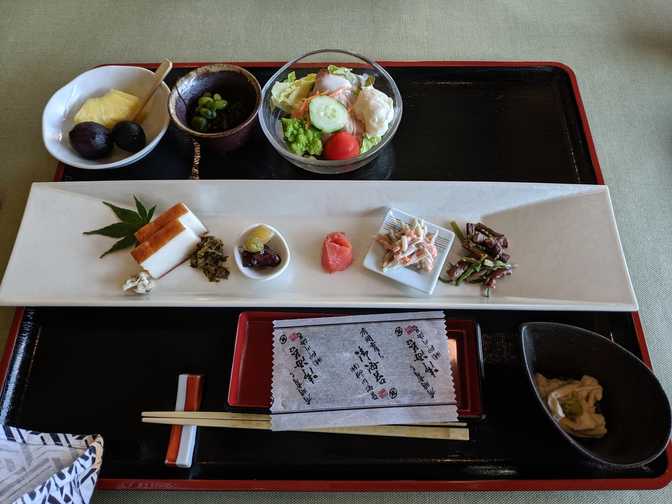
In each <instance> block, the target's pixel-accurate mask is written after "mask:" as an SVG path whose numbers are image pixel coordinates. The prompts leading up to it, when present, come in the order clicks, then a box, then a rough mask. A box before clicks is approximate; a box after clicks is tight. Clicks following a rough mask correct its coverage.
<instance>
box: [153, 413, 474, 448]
mask: <svg viewBox="0 0 672 504" xmlns="http://www.w3.org/2000/svg"><path fill="white" fill-rule="evenodd" d="M142 421H143V422H144V423H153V424H166V425H197V426H199V427H225V428H229V429H258V430H271V415H267V414H260V413H229V412H224V411H222V412H220V411H143V412H142ZM306 431H309V432H321V433H326V434H351V435H352V434H354V435H365V436H388V437H407V438H420V439H444V440H454V441H468V440H469V429H468V428H467V427H466V424H465V423H463V422H450V423H446V424H441V423H431V424H421V425H374V426H363V427H331V428H323V429H306Z"/></svg>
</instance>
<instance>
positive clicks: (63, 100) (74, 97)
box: [42, 65, 170, 170]
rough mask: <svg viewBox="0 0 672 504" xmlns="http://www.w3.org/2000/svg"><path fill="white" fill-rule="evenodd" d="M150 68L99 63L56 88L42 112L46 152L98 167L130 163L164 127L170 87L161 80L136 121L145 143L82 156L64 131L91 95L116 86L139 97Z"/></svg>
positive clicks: (75, 163) (151, 144) (146, 85)
mask: <svg viewBox="0 0 672 504" xmlns="http://www.w3.org/2000/svg"><path fill="white" fill-rule="evenodd" d="M153 77H154V72H151V71H150V70H147V69H146V68H140V67H134V66H113V65H109V66H102V67H98V68H94V69H93V70H89V71H88V72H84V73H83V74H81V75H79V76H77V77H76V78H75V79H74V80H72V81H70V82H69V83H68V84H66V85H65V86H63V87H62V88H61V89H59V90H58V91H56V92H55V93H54V95H53V96H52V97H51V99H50V100H49V102H48V103H47V106H46V107H45V108H44V112H43V113H42V139H43V140H44V146H45V147H46V148H47V150H48V151H49V153H50V154H51V155H52V156H54V157H55V158H56V159H58V160H59V161H61V162H63V163H65V164H68V165H70V166H76V167H77V168H87V169H92V170H96V169H98V170H100V169H103V168H118V167H120V166H126V165H128V164H131V163H134V162H136V161H138V160H140V159H142V158H143V157H145V156H146V155H147V154H149V153H150V152H151V151H152V149H154V147H156V145H157V144H158V143H159V141H160V140H161V137H163V135H164V133H165V132H166V130H167V129H168V124H169V122H170V116H169V115H168V96H169V95H170V89H169V88H168V86H167V85H166V84H165V83H161V86H159V88H158V89H157V90H156V93H154V96H153V97H152V99H151V100H150V101H149V103H148V104H147V106H146V107H145V112H144V119H143V121H142V122H141V123H140V124H141V125H142V129H144V130H145V137H146V138H147V145H145V147H144V148H143V149H142V150H140V151H138V152H135V153H130V152H126V151H123V150H121V149H119V148H118V147H116V146H115V147H114V149H113V150H112V152H111V153H110V155H109V156H106V157H104V158H102V159H85V158H83V157H82V156H80V155H79V154H77V151H75V150H74V149H73V148H72V146H71V145H70V140H69V138H68V133H69V132H70V130H71V129H72V128H73V126H74V123H73V121H72V118H73V117H74V115H75V114H76V113H77V111H78V110H79V108H80V107H81V106H82V104H83V103H84V102H85V101H86V100H87V99H88V98H92V97H97V96H102V95H104V94H105V93H107V92H108V91H109V90H110V89H118V90H120V91H124V92H127V93H131V94H134V95H135V96H137V97H139V98H140V97H141V96H142V95H144V93H145V92H146V91H147V90H148V89H149V87H150V86H151V84H152V79H153Z"/></svg>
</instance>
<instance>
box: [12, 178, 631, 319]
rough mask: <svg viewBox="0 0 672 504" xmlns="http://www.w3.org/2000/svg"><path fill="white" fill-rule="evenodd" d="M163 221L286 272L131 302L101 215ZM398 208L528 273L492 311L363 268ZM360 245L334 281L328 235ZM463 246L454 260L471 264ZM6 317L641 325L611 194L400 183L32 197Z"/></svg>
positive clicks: (223, 186)
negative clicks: (598, 319) (435, 318)
mask: <svg viewBox="0 0 672 504" xmlns="http://www.w3.org/2000/svg"><path fill="white" fill-rule="evenodd" d="M133 194H135V195H137V196H138V197H139V198H140V199H141V200H142V201H143V202H145V203H146V204H147V205H154V204H157V205H158V207H157V214H158V212H161V211H163V210H165V209H166V208H168V207H170V206H171V205H173V204H174V203H176V202H178V201H184V202H185V203H186V204H187V205H188V206H189V207H190V208H191V209H192V210H193V211H194V212H195V213H196V215H198V216H199V217H200V218H201V219H202V220H203V222H204V223H205V225H206V226H208V228H209V229H210V232H211V233H212V234H214V235H215V236H218V237H219V238H221V239H222V240H224V243H225V246H226V247H227V251H228V252H229V253H231V251H232V250H231V247H232V245H233V244H234V243H235V241H236V240H237V238H238V236H239V234H240V232H241V231H242V230H243V229H245V228H246V227H247V226H249V225H250V224H253V223H255V222H264V223H267V224H270V225H272V226H274V227H275V228H277V229H278V230H280V232H282V233H283V235H284V236H285V238H286V239H287V242H288V244H289V247H290V249H291V252H292V260H291V263H290V265H289V267H288V268H287V270H286V271H285V272H284V273H283V274H282V275H281V276H279V277H278V278H276V279H274V280H271V281H268V282H256V281H254V280H250V279H248V278H245V277H244V276H243V275H242V274H241V273H240V272H239V271H238V270H237V269H236V266H235V264H234V262H233V260H232V258H231V259H229V262H230V269H231V276H230V277H229V279H228V280H226V281H222V282H219V283H209V282H208V281H207V280H206V279H205V277H204V276H203V274H202V273H201V272H200V271H197V270H195V269H192V268H191V267H189V265H188V264H183V265H181V266H180V267H178V268H176V269H175V270H174V271H172V272H171V273H169V274H168V275H166V276H165V277H164V278H162V279H160V280H158V281H157V285H156V287H155V289H154V291H153V292H152V293H151V294H150V295H148V296H136V295H133V294H129V293H124V292H122V290H121V285H122V284H123V282H124V280H125V279H126V278H128V277H129V276H131V275H133V274H135V273H137V271H138V266H137V264H136V263H135V262H134V261H133V259H132V258H131V256H130V254H129V253H128V251H122V252H119V253H114V254H110V255H108V256H106V257H105V258H104V259H99V258H98V257H99V256H100V254H101V253H102V252H103V251H104V250H106V249H107V248H109V247H110V245H111V244H112V243H113V240H112V239H111V238H106V237H103V236H83V235H82V232H83V231H87V230H91V229H95V228H98V227H101V226H104V225H107V224H110V223H112V222H114V220H115V217H114V215H113V214H112V212H111V211H110V210H109V208H107V207H106V206H104V205H103V204H102V203H101V201H102V200H105V201H109V202H111V203H114V204H117V205H120V206H128V207H132V201H133V199H132V195H133ZM389 207H396V208H401V209H403V210H404V211H405V212H408V213H410V214H412V215H415V216H418V217H420V218H422V219H425V220H427V221H429V222H432V223H434V224H436V225H439V226H444V227H446V226H448V224H449V222H450V220H456V221H457V222H458V223H459V224H460V225H461V226H463V225H464V223H465V222H467V221H471V222H477V221H482V222H484V223H485V224H487V225H488V226H490V227H493V228H494V229H496V230H497V231H500V232H502V233H505V234H506V235H507V236H508V238H509V241H510V246H509V249H508V252H510V253H511V257H512V259H511V260H512V262H514V263H516V264H517V265H518V267H517V268H516V270H515V271H514V274H513V276H511V277H509V278H506V279H504V280H503V281H500V282H498V283H497V289H496V291H495V293H494V295H493V296H492V297H490V298H484V297H482V296H481V293H480V289H479V286H477V285H461V286H459V287H455V286H453V285H447V284H443V283H441V282H440V283H439V284H438V285H437V287H436V289H435V290H434V293H433V295H431V296H430V295H427V294H425V293H422V292H420V291H418V290H416V289H412V288H410V287H405V286H403V285H401V284H399V283H397V282H395V281H393V280H391V279H388V278H385V277H383V276H381V275H378V274H376V273H374V272H372V271H368V270H366V269H365V268H364V266H363V264H362V262H363V259H364V255H365V254H366V252H367V250H368V249H369V246H370V244H371V240H372V239H373V236H374V235H375V233H376V232H377V230H378V228H379V226H380V222H381V220H382V219H383V217H384V215H385V212H386V211H387V209H388V208H389ZM333 231H343V232H345V233H346V234H347V235H348V236H349V237H350V239H351V241H352V245H353V250H354V256H355V258H354V263H353V265H352V266H351V267H350V268H349V269H348V270H346V271H343V272H338V273H333V274H327V273H325V272H324V271H323V270H322V268H321V265H320V253H321V244H322V240H323V239H324V237H325V235H326V234H327V233H330V232H333ZM459 254H460V247H459V243H458V242H457V240H455V244H454V245H453V247H452V249H451V252H450V255H449V260H450V261H454V260H456V259H457V258H458V257H459ZM0 304H2V305H33V306H36V305H53V306H239V307H246V306H254V307H301V306H303V307H343V308H349V307H370V308H374V307H376V308H379V307H380V308H413V309H417V308H423V309H424V308H474V309H488V308H490V309H526V310H528V309H539V310H541V309H544V310H609V311H632V310H636V309H637V301H636V299H635V295H634V292H633V289H632V285H631V282H630V277H629V275H628V270H627V266H626V263H625V258H624V257H623V250H622V248H621V244H620V240H619V236H618V230H617V228H616V223H615V220H614V214H613V210H612V206H611V201H610V199H609V191H608V189H607V188H606V187H604V186H592V185H590V186H589V185H560V184H521V183H481V182H397V181H383V182H381V181H347V182H345V181H292V180H268V181H266V180H264V181H252V180H250V181H225V180H217V181H216V180H213V181H108V182H69V183H65V182H58V183H36V184H33V187H32V189H31V193H30V196H29V199H28V203H27V205H26V210H25V213H24V216H23V222H22V223H21V228H20V230H19V234H18V236H17V239H16V243H15V245H14V250H13V252H12V256H11V258H10V261H9V264H8V266H7V270H6V272H5V276H4V279H3V282H2V285H1V286H0Z"/></svg>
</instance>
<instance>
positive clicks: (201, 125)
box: [191, 116, 208, 131]
mask: <svg viewBox="0 0 672 504" xmlns="http://www.w3.org/2000/svg"><path fill="white" fill-rule="evenodd" d="M191 127H192V128H194V129H195V130H196V131H206V130H207V129H208V121H207V120H206V119H205V118H204V117H200V116H194V117H192V119H191Z"/></svg>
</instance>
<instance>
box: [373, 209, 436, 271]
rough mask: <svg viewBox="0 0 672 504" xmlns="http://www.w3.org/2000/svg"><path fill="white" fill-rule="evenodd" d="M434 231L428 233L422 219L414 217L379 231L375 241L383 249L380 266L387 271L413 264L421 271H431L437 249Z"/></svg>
mask: <svg viewBox="0 0 672 504" xmlns="http://www.w3.org/2000/svg"><path fill="white" fill-rule="evenodd" d="M435 240H436V233H430V232H428V230H427V225H426V224H425V223H424V221H422V220H419V219H414V220H413V222H412V223H411V224H410V225H409V224H408V223H406V222H402V223H401V226H400V227H398V228H395V229H391V230H389V231H388V232H387V233H380V234H378V235H377V236H376V241H377V242H378V243H380V244H381V245H382V246H383V248H384V249H385V252H386V253H385V256H384V257H383V264H382V268H383V271H387V270H390V269H394V268H399V267H409V266H413V267H415V268H417V269H419V270H421V271H432V269H433V268H434V259H435V258H436V256H437V254H438V251H437V249H436V245H435V244H434V241H435Z"/></svg>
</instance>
